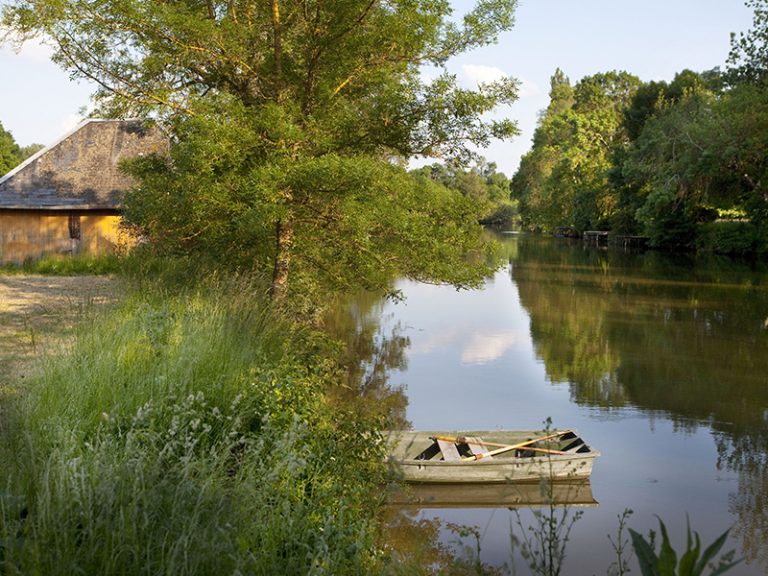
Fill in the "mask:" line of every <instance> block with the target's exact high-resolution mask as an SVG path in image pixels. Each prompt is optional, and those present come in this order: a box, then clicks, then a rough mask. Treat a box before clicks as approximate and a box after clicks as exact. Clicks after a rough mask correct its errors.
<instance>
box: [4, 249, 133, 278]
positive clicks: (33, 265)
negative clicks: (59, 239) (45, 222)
mask: <svg viewBox="0 0 768 576" xmlns="http://www.w3.org/2000/svg"><path fill="white" fill-rule="evenodd" d="M121 267H122V258H121V257H120V256H118V255H116V254H107V255H102V256H93V255H89V254H81V255H77V256H46V257H44V258H41V259H34V260H32V259H30V260H26V261H24V262H23V263H21V264H13V263H8V264H3V265H2V266H0V273H2V274H44V275H48V276H79V275H85V274H115V273H117V272H119V271H120V270H121Z"/></svg>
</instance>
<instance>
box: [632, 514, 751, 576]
mask: <svg viewBox="0 0 768 576" xmlns="http://www.w3.org/2000/svg"><path fill="white" fill-rule="evenodd" d="M659 528H660V530H661V538H662V541H661V550H660V551H659V554H658V556H657V555H656V551H655V548H656V546H655V542H654V540H655V533H654V532H653V531H651V533H650V534H649V538H648V540H646V539H645V538H644V537H643V536H642V535H641V534H639V533H638V532H635V531H634V530H632V529H631V528H630V530H629V533H630V535H631V536H632V546H633V547H634V549H635V554H637V559H638V561H639V563H640V571H641V572H642V573H643V576H700V575H701V574H704V570H706V569H707V567H708V566H710V563H711V562H712V561H713V560H714V559H715V557H716V556H717V554H718V553H719V552H720V549H721V548H722V547H723V545H724V544H725V541H726V539H727V538H728V532H729V531H730V530H726V531H725V532H723V533H722V534H721V535H720V537H719V538H717V540H715V541H714V542H712V544H710V545H709V546H708V547H707V548H706V550H704V552H703V553H702V552H701V539H700V538H699V534H698V533H697V532H693V538H691V525H690V522H689V523H688V527H687V540H686V549H685V553H684V554H683V555H682V557H681V558H680V562H679V563H678V560H677V554H676V552H675V550H674V548H672V545H671V544H670V542H669V536H668V535H667V527H666V526H665V525H664V522H662V520H661V518H659ZM733 556H734V552H733V551H732V550H731V551H729V552H727V553H725V554H723V555H722V556H721V557H720V559H719V561H718V563H717V565H714V566H711V570H712V571H711V572H710V573H709V575H710V576H717V575H718V574H724V573H725V572H727V571H728V570H730V569H731V568H733V567H734V566H736V565H737V564H738V563H739V562H741V560H736V561H734V560H733Z"/></svg>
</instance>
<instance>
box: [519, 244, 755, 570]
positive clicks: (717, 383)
mask: <svg viewBox="0 0 768 576" xmlns="http://www.w3.org/2000/svg"><path fill="white" fill-rule="evenodd" d="M511 275H512V278H513V280H514V282H515V283H516V284H517V287H518V290H519V294H520V301H521V303H522V305H523V306H524V307H525V309H526V310H527V311H528V313H529V314H530V316H531V337H532V339H533V343H534V346H535V349H536V353H537V354H538V356H539V357H540V358H541V359H542V360H543V361H544V365H545V366H546V371H547V376H548V378H549V379H550V380H551V381H552V382H563V383H568V385H569V387H570V390H571V397H572V399H573V401H574V402H576V403H579V404H585V405H589V406H597V407H601V408H604V409H605V408H608V409H610V408H615V407H622V406H633V407H637V408H640V409H642V410H643V411H646V412H650V413H663V414H664V415H665V416H666V417H668V418H670V419H671V420H672V421H673V422H675V423H676V424H677V425H678V427H683V428H685V427H688V428H691V427H696V426H697V425H699V424H705V425H707V426H709V427H711V429H712V430H713V433H714V438H715V443H716V448H717V467H718V470H726V471H730V472H736V473H738V490H737V491H734V492H733V493H732V494H731V497H730V499H729V509H730V512H731V514H732V515H733V516H734V517H735V519H736V522H737V524H736V527H735V533H736V534H738V535H739V536H740V537H741V539H742V542H743V545H742V548H743V552H744V554H745V555H746V556H747V557H748V558H750V559H752V560H760V561H761V562H763V563H765V562H766V561H768V552H767V551H768V476H766V464H768V458H767V456H766V450H767V449H768V430H767V428H768V425H767V423H766V409H767V408H768V328H767V325H766V320H765V319H766V317H768V276H766V273H765V270H764V269H763V268H756V267H754V266H749V265H746V264H738V263H734V262H733V261H729V260H723V259H716V258H709V259H706V260H696V259H687V258H680V257H677V258H672V257H668V256H664V255H661V254H657V253H652V252H649V253H643V254H626V253H622V252H610V251H596V250H585V249H584V248H582V247H581V246H578V245H572V246H567V245H563V244H557V243H555V242H546V241H541V240H532V239H528V240H523V241H521V242H520V246H519V257H518V258H517V259H515V260H514V261H513V262H512V266H511Z"/></svg>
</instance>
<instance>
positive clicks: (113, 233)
mask: <svg viewBox="0 0 768 576" xmlns="http://www.w3.org/2000/svg"><path fill="white" fill-rule="evenodd" d="M71 214H73V215H75V216H78V217H79V218H80V240H73V239H71V238H70V230H69V221H70V215H71ZM119 224H120V216H118V215H116V214H114V213H111V212H103V211H102V212H51V211H36V210H0V263H6V262H15V263H21V262H23V261H24V260H27V259H35V258H40V257H41V256H48V255H56V254H65V255H66V254H73V253H74V254H77V253H88V254H108V253H111V252H114V251H115V250H120V249H124V248H127V247H129V246H131V245H133V244H134V241H133V239H132V238H131V237H130V235H129V234H128V233H127V232H125V231H124V230H122V229H120V227H119Z"/></svg>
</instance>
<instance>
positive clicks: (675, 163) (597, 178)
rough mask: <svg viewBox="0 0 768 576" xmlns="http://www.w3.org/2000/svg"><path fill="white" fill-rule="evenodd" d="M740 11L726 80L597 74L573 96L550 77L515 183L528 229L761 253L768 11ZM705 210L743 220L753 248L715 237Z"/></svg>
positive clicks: (753, 2) (687, 73) (767, 6)
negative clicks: (749, 14) (743, 23)
mask: <svg viewBox="0 0 768 576" xmlns="http://www.w3.org/2000/svg"><path fill="white" fill-rule="evenodd" d="M746 4H747V6H749V7H750V8H752V9H753V11H754V18H753V27H752V29H751V30H750V31H749V32H748V33H746V34H741V35H740V36H739V37H738V38H737V37H735V36H734V37H733V38H732V43H731V54H730V57H729V59H728V69H727V71H726V72H725V73H721V72H720V70H719V69H718V68H715V69H712V70H708V71H705V72H702V73H697V72H694V71H691V70H683V71H681V72H679V73H678V74H676V75H675V78H674V79H673V80H672V81H671V82H669V83H667V82H649V83H645V84H640V83H639V82H638V81H637V79H633V78H631V77H629V76H628V75H622V74H617V73H610V74H597V75H594V76H590V77H587V78H584V79H582V80H581V81H580V82H579V83H578V84H577V85H576V86H575V87H574V88H573V89H571V87H570V83H569V82H568V79H567V78H566V77H565V76H564V75H563V73H562V72H561V71H560V70H557V71H556V73H555V76H553V78H552V90H551V92H550V98H551V102H550V105H549V107H548V109H547V110H546V112H545V113H544V115H543V116H542V118H541V120H540V123H539V126H538V128H537V130H536V133H535V135H534V145H533V148H532V150H531V151H530V152H529V153H528V154H527V155H526V156H524V157H523V159H522V161H521V163H520V168H519V170H518V172H517V173H516V174H515V176H514V177H513V178H512V189H513V196H514V197H515V198H518V199H519V200H520V211H521V215H522V217H523V219H524V220H526V221H527V222H528V223H529V224H530V225H536V226H540V227H543V228H545V229H549V230H552V229H554V228H556V227H559V226H569V227H574V228H576V229H577V230H580V231H582V230H585V229H587V228H597V229H606V230H607V229H610V230H612V231H613V232H615V233H617V234H631V235H640V234H642V235H646V236H648V237H649V239H650V244H651V245H652V246H655V247H659V248H665V249H674V250H680V249H684V250H692V249H695V248H697V247H701V248H706V249H715V250H721V251H724V252H727V253H744V252H748V251H753V250H757V251H758V252H762V251H764V249H765V241H764V239H765V238H768V192H766V190H768V176H766V175H767V174H768V165H767V164H766V162H767V160H766V159H768V154H767V153H766V142H768V114H767V113H766V111H768V99H767V98H768V91H766V90H765V84H764V80H765V77H766V76H765V71H766V69H768V32H767V31H768V2H766V0H747V2H746ZM712 208H714V209H717V210H721V211H722V210H726V211H727V210H732V211H737V212H739V213H743V214H744V215H745V216H746V218H747V219H748V220H749V221H750V223H751V224H752V225H753V226H754V227H755V233H754V236H755V239H754V245H755V246H754V248H750V241H749V239H748V236H749V235H748V234H741V235H739V237H738V238H736V237H735V236H734V235H733V234H732V233H730V232H729V233H727V234H725V233H724V234H725V235H720V234H719V233H717V232H715V231H716V230H718V229H717V228H716V227H712V226H710V225H709V221H710V218H709V216H708V212H709V210H710V209H712ZM723 230H724V229H723ZM730 230H731V231H732V230H733V227H731V228H730ZM700 236H701V237H700ZM717 246H720V247H719V248H718V247H717Z"/></svg>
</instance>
